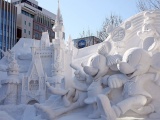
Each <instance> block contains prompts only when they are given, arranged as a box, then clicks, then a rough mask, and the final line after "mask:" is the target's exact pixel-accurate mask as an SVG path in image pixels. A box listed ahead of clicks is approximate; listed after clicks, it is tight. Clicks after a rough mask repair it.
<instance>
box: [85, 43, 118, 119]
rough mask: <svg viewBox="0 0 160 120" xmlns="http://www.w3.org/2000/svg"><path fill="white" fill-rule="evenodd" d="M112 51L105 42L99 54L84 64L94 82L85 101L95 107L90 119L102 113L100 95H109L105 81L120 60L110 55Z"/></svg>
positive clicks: (109, 45) (86, 71)
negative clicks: (100, 110) (98, 97)
mask: <svg viewBox="0 0 160 120" xmlns="http://www.w3.org/2000/svg"><path fill="white" fill-rule="evenodd" d="M110 51H111V44H110V43H109V42H105V44H103V45H101V46H100V47H99V49H98V54H95V55H93V56H92V57H90V59H89V60H88V64H87V65H86V66H84V65H83V64H82V67H83V70H84V72H85V73H86V74H87V75H88V77H89V78H90V79H91V80H92V83H91V85H90V86H89V88H88V89H87V95H88V97H87V98H86V99H85V103H86V104H92V105H93V109H94V110H93V113H92V114H90V115H89V116H88V117H89V118H94V119H95V118H99V117H100V112H99V110H98V109H97V102H96V100H97V96H98V95H99V94H107V93H108V92H109V89H108V88H106V89H104V87H103V79H104V78H105V79H106V78H107V77H109V76H108V75H107V73H108V70H109V68H110V66H112V65H114V64H115V63H116V59H119V58H118V57H117V56H116V55H108V54H109V52H110Z"/></svg>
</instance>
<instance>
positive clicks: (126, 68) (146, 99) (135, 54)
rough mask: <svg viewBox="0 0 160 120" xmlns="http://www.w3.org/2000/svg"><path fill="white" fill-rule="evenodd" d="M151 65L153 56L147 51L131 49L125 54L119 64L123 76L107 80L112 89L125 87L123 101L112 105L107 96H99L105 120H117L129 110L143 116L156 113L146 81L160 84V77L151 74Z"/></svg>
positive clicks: (111, 77) (99, 103) (113, 76)
mask: <svg viewBox="0 0 160 120" xmlns="http://www.w3.org/2000/svg"><path fill="white" fill-rule="evenodd" d="M151 65H152V59H151V56H150V55H149V54H148V53H147V52H146V51H145V50H143V49H141V48H131V49H129V50H127V51H126V52H125V54H124V56H123V61H122V62H120V61H118V64H117V66H118V69H119V71H120V72H121V73H123V74H118V75H112V76H110V77H109V78H108V80H107V81H108V86H109V87H110V88H120V87H123V100H122V101H120V102H118V103H117V104H115V105H111V104H110V100H109V98H108V97H107V96H104V95H99V97H98V99H97V103H98V107H99V109H100V111H101V116H102V117H103V118H104V119H105V120H115V119H116V118H119V117H120V116H121V115H123V114H125V113H126V112H127V111H129V110H132V111H134V112H136V113H138V114H141V115H145V114H146V115H148V114H150V113H153V112H154V110H155V109H154V105H153V104H152V103H151V101H152V96H151V95H150V93H148V92H147V91H146V90H145V89H144V84H145V82H146V81H150V80H152V81H154V82H155V83H158V84H159V80H158V77H159V75H158V74H155V73H149V69H150V67H151Z"/></svg>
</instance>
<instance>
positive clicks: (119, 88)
mask: <svg viewBox="0 0 160 120" xmlns="http://www.w3.org/2000/svg"><path fill="white" fill-rule="evenodd" d="M159 15H160V12H159V11H147V12H142V13H139V14H137V15H135V16H133V17H132V18H130V19H128V20H126V21H124V22H123V23H122V24H121V25H120V26H118V27H113V26H109V27H108V28H106V31H107V32H108V33H109V37H108V38H107V39H106V40H105V41H104V42H103V43H100V44H96V45H93V46H89V47H86V48H83V49H79V50H78V49H76V48H75V47H73V41H72V39H71V37H69V41H68V45H66V44H65V42H64V41H63V40H64V26H63V19H62V15H61V13H60V8H58V12H57V16H56V21H55V26H54V27H53V30H54V31H55V39H53V40H52V42H50V41H49V35H48V32H47V31H46V32H43V34H42V38H41V40H40V41H39V40H32V39H31V40H30V39H27V38H22V39H21V40H20V41H19V42H18V43H17V44H16V45H15V46H14V48H13V49H12V50H8V51H6V52H4V51H2V50H1V52H2V53H3V54H4V57H3V58H2V60H0V76H1V79H0V111H4V112H6V113H8V115H4V116H5V119H8V118H9V119H11V117H13V119H15V120H21V119H23V120H31V119H32V120H55V119H57V120H73V119H77V120H82V119H85V120H89V119H98V120H100V119H104V120H116V119H119V120H123V119H127V120H133V119H147V120H159V119H160V104H159V101H160V94H159V93H158V91H160V87H159V86H160V62H159V61H160V49H159V48H160V47H159V46H160V44H159V37H160V35H159V25H160V22H159V19H160V18H159V17H158V16H159ZM33 41H34V42H33ZM13 51H14V52H13ZM122 56H123V59H122ZM35 103H36V104H35ZM11 104H12V105H11ZM20 104H21V105H20ZM28 104H29V105H28ZM33 104H34V105H33ZM0 113H1V112H0ZM1 114H4V113H3V112H2V113H1ZM10 116H11V117H10ZM28 116H29V117H28ZM124 117H125V118H124Z"/></svg>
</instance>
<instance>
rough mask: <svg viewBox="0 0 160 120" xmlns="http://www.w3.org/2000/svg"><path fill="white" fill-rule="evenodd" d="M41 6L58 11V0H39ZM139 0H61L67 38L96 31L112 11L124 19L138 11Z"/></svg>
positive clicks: (54, 11) (74, 37)
mask: <svg viewBox="0 0 160 120" xmlns="http://www.w3.org/2000/svg"><path fill="white" fill-rule="evenodd" d="M37 1H38V3H39V6H41V7H42V8H45V9H47V10H49V11H51V12H53V13H55V14H56V13H57V7H58V2H57V1H58V0H37ZM136 2H137V0H60V8H61V13H62V16H63V21H64V27H65V33H66V39H68V36H69V35H71V37H72V39H76V38H79V37H80V34H82V33H83V31H88V30H90V31H91V33H93V34H96V31H97V30H99V29H100V28H101V27H102V23H103V22H104V20H105V18H106V17H107V16H109V15H110V14H111V13H113V14H116V15H120V16H121V17H122V19H123V20H126V19H127V18H129V17H131V16H133V15H135V14H136V13H138V10H137V6H136Z"/></svg>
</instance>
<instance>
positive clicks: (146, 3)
mask: <svg viewBox="0 0 160 120" xmlns="http://www.w3.org/2000/svg"><path fill="white" fill-rule="evenodd" d="M137 8H138V10H139V11H145V10H156V9H160V0H138V2H137Z"/></svg>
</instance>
